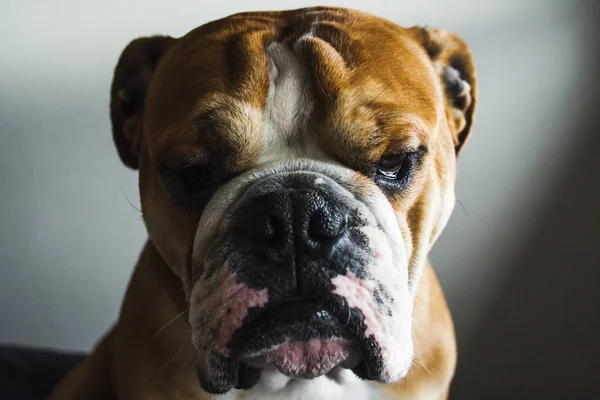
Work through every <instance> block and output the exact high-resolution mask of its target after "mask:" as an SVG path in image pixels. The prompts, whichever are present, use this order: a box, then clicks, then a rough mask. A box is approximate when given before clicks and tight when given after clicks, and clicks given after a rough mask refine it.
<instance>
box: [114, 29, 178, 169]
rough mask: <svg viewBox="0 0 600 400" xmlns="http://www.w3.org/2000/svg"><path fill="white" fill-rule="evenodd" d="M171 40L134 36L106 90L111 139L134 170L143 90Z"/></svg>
mask: <svg viewBox="0 0 600 400" xmlns="http://www.w3.org/2000/svg"><path fill="white" fill-rule="evenodd" d="M174 41H175V39H173V38H171V37H167V36H153V37H145V38H139V39H135V40H134V41H132V42H131V43H129V45H127V47H125V50H123V52H122V53H121V57H119V61H118V62H117V66H116V67H115V73H114V77H113V82H112V86H111V89H110V119H111V122H112V130H113V139H114V141H115V145H116V147H117V151H118V152H119V156H120V157H121V160H122V161H123V163H124V164H125V165H126V166H128V167H129V168H133V169H137V167H138V154H139V148H140V141H141V134H142V117H143V114H144V105H145V102H146V91H147V89H148V86H149V84H150V80H151V79H152V74H153V73H154V70H155V69H156V66H157V65H158V62H159V61H160V59H161V57H162V56H163V55H164V54H165V53H166V51H167V50H168V49H169V48H170V46H171V45H172V44H173V42H174Z"/></svg>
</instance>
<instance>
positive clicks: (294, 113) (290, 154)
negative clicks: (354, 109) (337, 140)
mask: <svg viewBox="0 0 600 400" xmlns="http://www.w3.org/2000/svg"><path fill="white" fill-rule="evenodd" d="M267 54H268V55H269V57H270V59H271V79H270V84H269V93H268V97H267V106H266V115H265V125H264V129H265V130H264V135H263V149H262V152H261V154H260V157H259V164H266V163H270V162H273V161H284V160H289V159H292V158H301V157H308V158H313V159H323V154H322V153H321V152H320V151H318V150H317V149H316V147H315V146H314V145H313V144H312V143H311V140H310V135H309V134H308V132H307V122H308V119H309V117H310V116H311V114H312V111H313V105H314V100H313V98H312V95H311V92H310V90H309V88H310V86H309V82H308V71H307V69H306V65H305V64H304V62H303V61H302V59H301V58H300V57H299V56H298V55H297V54H296V53H295V52H294V51H293V50H292V49H291V48H289V47H286V46H285V45H283V44H281V43H278V42H275V43H272V44H270V45H269V47H268V48H267Z"/></svg>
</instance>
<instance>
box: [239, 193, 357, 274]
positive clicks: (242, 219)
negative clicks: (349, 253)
mask: <svg viewBox="0 0 600 400" xmlns="http://www.w3.org/2000/svg"><path fill="white" fill-rule="evenodd" d="M240 211H241V212H240V213H239V214H238V219H237V221H236V223H237V224H238V228H239V231H240V232H241V233H242V235H243V238H244V240H246V241H248V242H250V243H251V244H252V246H251V248H253V249H254V251H256V252H258V253H259V255H260V256H261V258H263V259H264V260H265V261H269V262H270V263H273V262H275V263H279V262H285V260H286V259H289V258H290V256H291V257H294V256H295V257H298V256H299V255H304V256H309V257H323V256H326V255H327V254H328V253H329V252H330V250H331V249H332V248H333V246H335V244H336V243H337V242H338V241H339V240H340V238H342V237H343V236H344V235H345V234H346V232H347V230H348V227H347V212H346V211H345V210H344V207H342V206H341V205H339V204H336V201H335V200H333V199H330V198H328V196H326V195H324V194H323V193H321V192H320V191H319V190H316V189H284V190H280V191H275V192H271V193H266V194H263V195H260V196H258V197H256V198H254V199H252V200H250V201H249V202H248V203H247V204H245V206H244V207H243V209H242V210H240Z"/></svg>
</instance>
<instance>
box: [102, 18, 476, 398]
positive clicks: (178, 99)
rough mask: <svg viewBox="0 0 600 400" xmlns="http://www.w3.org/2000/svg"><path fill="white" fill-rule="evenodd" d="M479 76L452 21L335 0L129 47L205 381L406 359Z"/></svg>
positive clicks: (140, 131) (150, 175) (136, 101)
mask: <svg viewBox="0 0 600 400" xmlns="http://www.w3.org/2000/svg"><path fill="white" fill-rule="evenodd" d="M474 87H475V78H474V69H473V64H472V61H471V57H470V55H469V52H468V50H467V47H466V45H465V44H464V43H463V42H462V41H461V40H460V39H458V38H457V37H456V36H454V35H452V34H449V33H447V32H444V31H435V30H424V29H420V28H411V29H404V28H401V27H398V26H396V25H394V24H392V23H390V22H388V21H385V20H382V19H379V18H376V17H374V16H370V15H367V14H363V13H359V12H356V11H347V10H339V9H326V8H323V9H310V10H298V11H291V12H283V13H278V12H277V13H253V14H240V15H236V16H233V17H229V18H227V19H224V20H220V21H216V22H212V23H210V24H207V25H204V26H202V27H200V28H198V29H196V30H194V31H192V32H190V33H189V34H187V35H186V36H184V37H183V38H181V39H177V40H176V39H172V38H167V37H153V38H143V39H138V40H136V41H134V42H132V43H131V44H130V45H129V46H128V47H127V48H126V49H125V51H124V52H123V55H122V56H121V59H120V60H119V64H118V65H117V68H116V71H115V79H114V82H113V88H112V100H111V117H112V122H113V130H114V137H115V142H116V144H117V147H118V149H119V152H120V155H121V157H122V159H123V161H124V162H125V163H126V164H127V165H128V166H130V167H134V168H139V176H140V194H141V202H142V209H143V215H144V220H145V222H146V225H147V228H148V232H149V235H150V238H151V240H152V242H153V243H154V245H155V246H156V248H157V249H158V250H159V252H160V253H161V255H162V256H163V258H164V260H165V261H166V263H167V264H168V265H169V267H170V268H171V269H172V270H173V271H174V272H175V273H176V274H177V275H178V276H179V277H180V278H181V280H182V283H183V285H184V288H185V293H186V296H187V299H188V303H189V306H190V312H189V320H190V324H191V327H192V330H193V335H192V336H193V343H194V346H195V348H196V350H197V370H198V377H199V381H200V384H201V385H202V386H203V388H204V389H205V390H207V391H209V392H214V393H220V392H225V391H227V390H229V389H230V388H232V387H240V388H247V387H251V386H252V385H254V384H255V383H256V381H257V379H258V376H259V375H260V371H261V369H263V368H277V369H279V370H280V371H281V372H283V373H284V374H286V375H288V376H293V377H298V378H311V377H315V376H319V375H323V374H326V373H329V372H330V371H332V370H334V369H336V368H350V369H352V370H353V371H354V372H355V373H356V374H357V375H359V376H361V377H364V378H368V379H373V380H379V381H382V382H391V381H396V380H399V379H400V378H402V377H403V376H404V375H405V374H406V372H407V371H408V369H409V368H410V365H411V363H412V355H413V350H412V335H411V312H412V301H413V295H414V292H415V290H416V283H417V281H418V278H419V274H420V271H421V267H422V265H423V264H424V261H425V258H426V255H427V253H428V251H429V249H430V248H431V246H432V244H433V243H434V241H435V239H436V238H437V236H438V235H439V233H440V232H441V230H442V229H443V227H444V225H445V224H446V222H447V220H448V218H449V216H450V212H451V210H452V208H453V204H454V193H453V186H454V175H455V160H456V154H457V152H458V150H459V149H460V147H461V146H462V145H463V143H464V141H465V139H466V137H467V135H468V133H469V130H470V127H471V123H472V118H473V110H474ZM149 312H151V311H149Z"/></svg>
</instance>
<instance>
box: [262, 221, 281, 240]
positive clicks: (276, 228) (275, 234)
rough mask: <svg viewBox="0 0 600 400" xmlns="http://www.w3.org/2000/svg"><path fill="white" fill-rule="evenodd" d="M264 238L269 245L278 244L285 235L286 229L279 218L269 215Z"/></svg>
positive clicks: (265, 224)
mask: <svg viewBox="0 0 600 400" xmlns="http://www.w3.org/2000/svg"><path fill="white" fill-rule="evenodd" d="M263 229H264V230H263V238H264V239H265V241H267V242H269V243H276V242H277V241H278V240H279V239H281V237H282V235H283V234H284V227H283V226H282V224H281V221H280V220H279V218H277V217H276V216H274V215H271V214H267V215H266V216H265V223H264V228H263Z"/></svg>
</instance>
